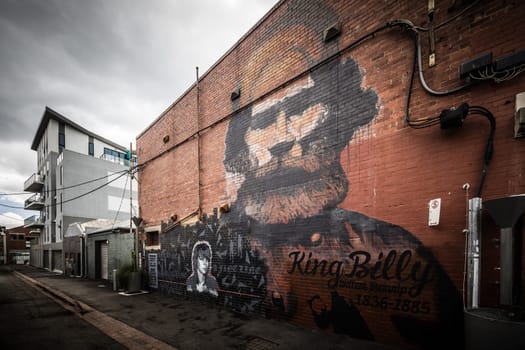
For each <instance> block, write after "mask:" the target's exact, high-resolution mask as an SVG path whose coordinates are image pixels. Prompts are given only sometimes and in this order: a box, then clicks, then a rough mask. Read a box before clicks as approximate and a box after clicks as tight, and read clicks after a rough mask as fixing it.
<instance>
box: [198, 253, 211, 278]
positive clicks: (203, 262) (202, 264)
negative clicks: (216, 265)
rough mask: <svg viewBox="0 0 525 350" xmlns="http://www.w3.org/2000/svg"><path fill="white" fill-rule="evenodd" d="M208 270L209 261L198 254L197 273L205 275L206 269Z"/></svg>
mask: <svg viewBox="0 0 525 350" xmlns="http://www.w3.org/2000/svg"><path fill="white" fill-rule="evenodd" d="M209 268H210V260H209V259H208V258H207V257H206V256H204V255H202V254H199V257H198V258H197V269H198V271H199V272H200V273H201V274H203V275H205V274H207V273H208V269H209Z"/></svg>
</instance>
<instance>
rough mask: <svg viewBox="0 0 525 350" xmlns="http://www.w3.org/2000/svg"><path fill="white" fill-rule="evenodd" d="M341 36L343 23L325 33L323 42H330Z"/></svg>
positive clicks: (333, 26)
mask: <svg viewBox="0 0 525 350" xmlns="http://www.w3.org/2000/svg"><path fill="white" fill-rule="evenodd" d="M339 34H341V23H334V24H332V25H331V26H329V27H328V28H326V29H325V30H324V32H323V41H324V42H325V43H326V42H329V41H330V40H332V39H334V38H335V37H337V36H338V35H339Z"/></svg>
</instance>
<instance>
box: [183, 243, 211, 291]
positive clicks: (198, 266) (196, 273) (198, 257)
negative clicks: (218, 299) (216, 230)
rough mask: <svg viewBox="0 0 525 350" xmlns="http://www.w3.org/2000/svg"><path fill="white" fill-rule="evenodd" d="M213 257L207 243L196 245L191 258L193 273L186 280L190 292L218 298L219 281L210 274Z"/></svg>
mask: <svg viewBox="0 0 525 350" xmlns="http://www.w3.org/2000/svg"><path fill="white" fill-rule="evenodd" d="M211 256H212V252H211V246H210V244H209V243H208V242H207V241H198V242H196V243H195V245H194V246H193V251H192V256H191V260H192V268H193V273H192V274H191V275H190V276H189V277H188V279H187V280H186V290H187V291H188V292H198V293H202V292H207V293H209V294H211V295H213V296H218V284H217V280H216V279H215V277H213V276H212V274H211V273H210V267H211Z"/></svg>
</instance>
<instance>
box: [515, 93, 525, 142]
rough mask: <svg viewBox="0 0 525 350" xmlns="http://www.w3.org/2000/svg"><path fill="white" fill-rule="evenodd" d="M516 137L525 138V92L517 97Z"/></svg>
mask: <svg viewBox="0 0 525 350" xmlns="http://www.w3.org/2000/svg"><path fill="white" fill-rule="evenodd" d="M514 137H515V138H518V137H525V92H522V93H520V94H517V95H516V109H515V113H514Z"/></svg>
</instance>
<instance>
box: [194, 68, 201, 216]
mask: <svg viewBox="0 0 525 350" xmlns="http://www.w3.org/2000/svg"><path fill="white" fill-rule="evenodd" d="M195 74H196V80H197V81H196V83H195V84H196V87H197V186H198V207H197V211H198V213H199V220H201V218H202V208H201V200H202V199H201V103H200V87H199V67H195Z"/></svg>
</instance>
